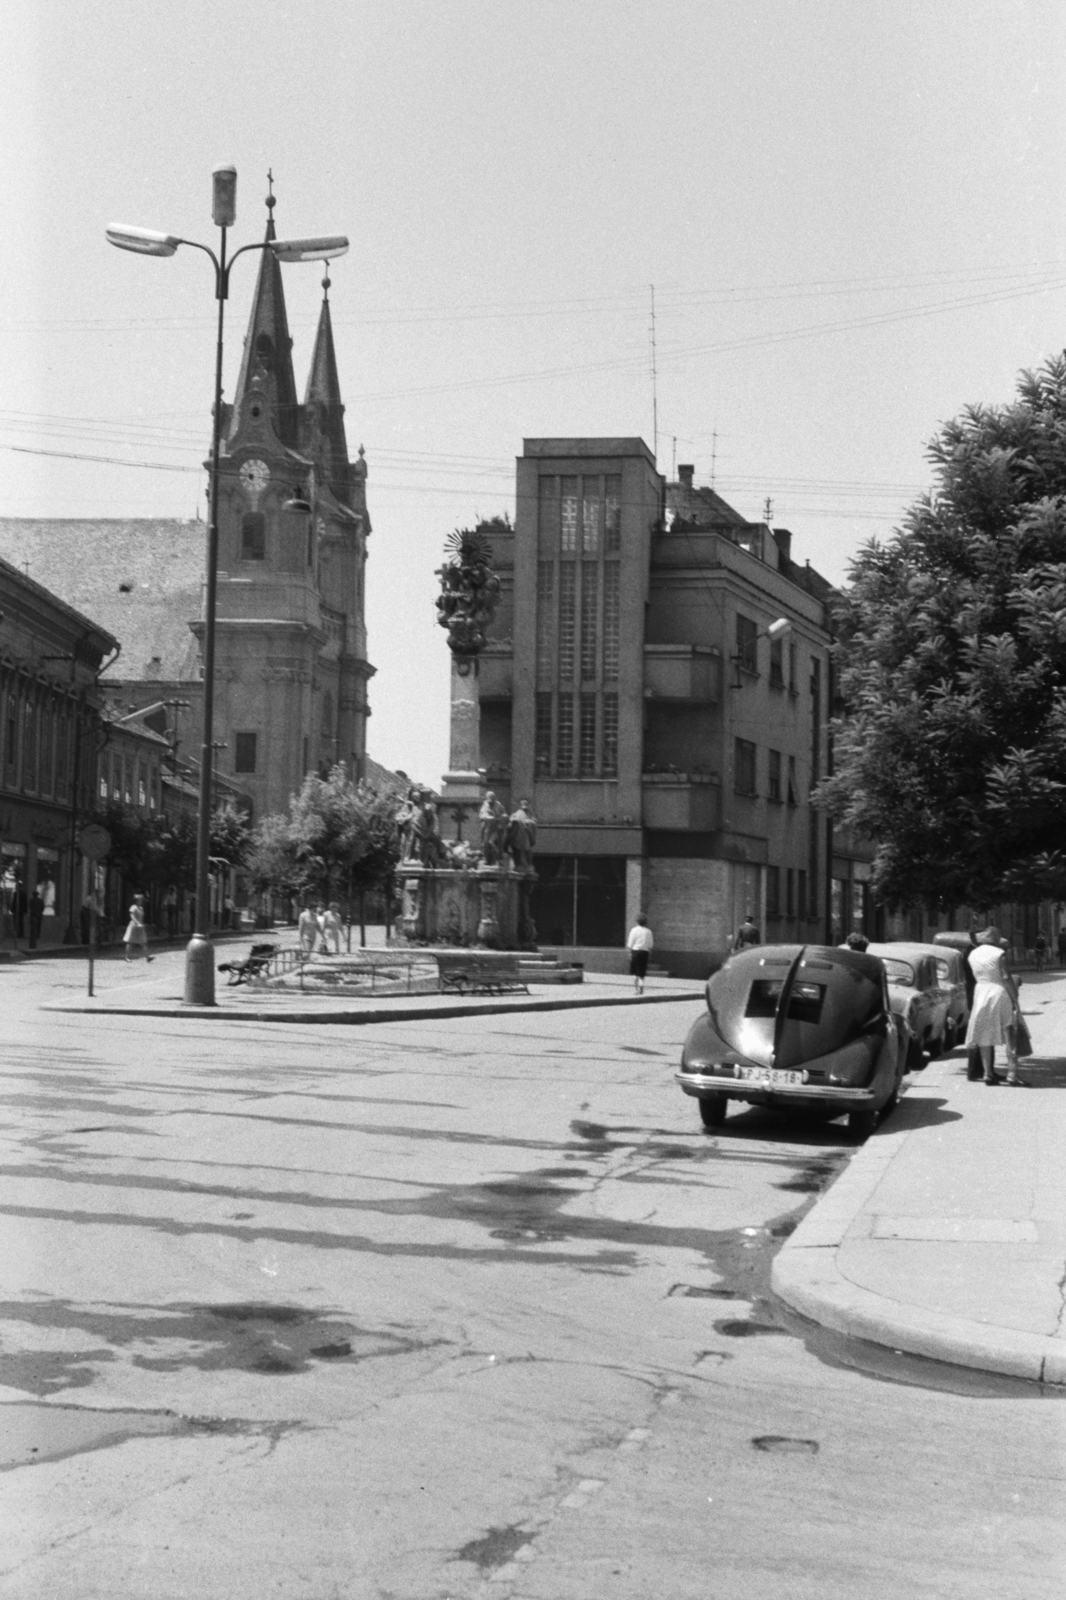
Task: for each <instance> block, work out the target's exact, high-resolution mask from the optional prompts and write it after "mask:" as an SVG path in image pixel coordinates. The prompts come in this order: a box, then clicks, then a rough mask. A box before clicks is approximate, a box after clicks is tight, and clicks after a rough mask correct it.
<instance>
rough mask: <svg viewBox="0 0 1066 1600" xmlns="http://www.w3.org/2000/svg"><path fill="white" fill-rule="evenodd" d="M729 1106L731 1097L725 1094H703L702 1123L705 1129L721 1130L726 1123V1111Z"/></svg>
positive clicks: (701, 1096) (700, 1104)
mask: <svg viewBox="0 0 1066 1600" xmlns="http://www.w3.org/2000/svg"><path fill="white" fill-rule="evenodd" d="M728 1105H729V1096H728V1095H725V1094H701V1095H700V1099H699V1106H700V1121H701V1122H702V1123H703V1126H704V1127H705V1128H720V1127H721V1126H722V1123H723V1122H724V1121H725V1114H726V1109H727V1107H728Z"/></svg>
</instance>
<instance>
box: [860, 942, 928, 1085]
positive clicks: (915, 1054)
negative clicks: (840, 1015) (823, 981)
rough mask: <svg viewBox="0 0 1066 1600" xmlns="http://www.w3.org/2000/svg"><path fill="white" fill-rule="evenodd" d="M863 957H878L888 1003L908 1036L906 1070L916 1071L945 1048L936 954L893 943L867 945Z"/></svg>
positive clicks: (921, 946)
mask: <svg viewBox="0 0 1066 1600" xmlns="http://www.w3.org/2000/svg"><path fill="white" fill-rule="evenodd" d="M866 954H867V955H868V956H879V957H880V959H881V960H882V961H883V962H884V964H885V976H886V977H887V979H888V998H889V1001H890V1003H891V1006H892V1009H893V1011H894V1012H895V1013H896V1014H897V1016H900V1017H902V1018H903V1021H904V1023H905V1024H906V1028H907V1033H908V1034H909V1036H910V1045H909V1050H908V1056H907V1071H908V1072H920V1071H921V1069H922V1067H924V1066H925V1063H926V1058H927V1057H932V1056H939V1055H942V1054H943V1052H944V1050H945V1049H947V1048H948V1026H947V1022H948V995H947V991H946V990H944V989H942V988H941V984H940V973H939V971H938V970H937V958H938V956H940V952H939V951H938V950H936V949H935V948H933V947H932V946H930V945H925V944H908V943H906V942H905V941H903V940H900V941H895V940H894V941H893V942H892V943H891V944H871V945H867V947H866Z"/></svg>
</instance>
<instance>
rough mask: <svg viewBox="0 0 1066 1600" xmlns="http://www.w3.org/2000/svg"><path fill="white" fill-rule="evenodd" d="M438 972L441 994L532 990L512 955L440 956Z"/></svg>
mask: <svg viewBox="0 0 1066 1600" xmlns="http://www.w3.org/2000/svg"><path fill="white" fill-rule="evenodd" d="M437 971H438V973H439V975H440V988H441V993H442V994H506V993H508V992H518V993H521V994H528V993H529V985H528V983H525V982H524V981H523V979H522V976H521V974H520V972H519V970H518V957H517V956H512V955H495V954H493V955H472V954H467V953H457V954H455V955H451V954H449V955H438V956H437Z"/></svg>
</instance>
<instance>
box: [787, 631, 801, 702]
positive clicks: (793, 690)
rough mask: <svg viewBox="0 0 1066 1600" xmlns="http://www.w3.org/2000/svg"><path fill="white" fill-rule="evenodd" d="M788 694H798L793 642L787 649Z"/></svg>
mask: <svg viewBox="0 0 1066 1600" xmlns="http://www.w3.org/2000/svg"><path fill="white" fill-rule="evenodd" d="M788 692H789V694H798V693H799V689H798V688H797V686H796V645H795V641H793V642H792V643H790V644H789V647H788Z"/></svg>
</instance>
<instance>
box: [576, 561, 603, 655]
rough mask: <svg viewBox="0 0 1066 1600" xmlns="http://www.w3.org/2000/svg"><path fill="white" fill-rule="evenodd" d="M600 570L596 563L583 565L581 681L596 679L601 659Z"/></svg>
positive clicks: (584, 563) (591, 562) (588, 562)
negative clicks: (599, 623) (599, 624)
mask: <svg viewBox="0 0 1066 1600" xmlns="http://www.w3.org/2000/svg"><path fill="white" fill-rule="evenodd" d="M599 610H600V568H599V564H598V563H597V562H595V561H583V562H582V563H581V681H582V683H588V682H589V680H590V679H593V678H595V676H596V668H597V667H598V665H599V659H600V649H599V644H600V631H599V626H598V622H599Z"/></svg>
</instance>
